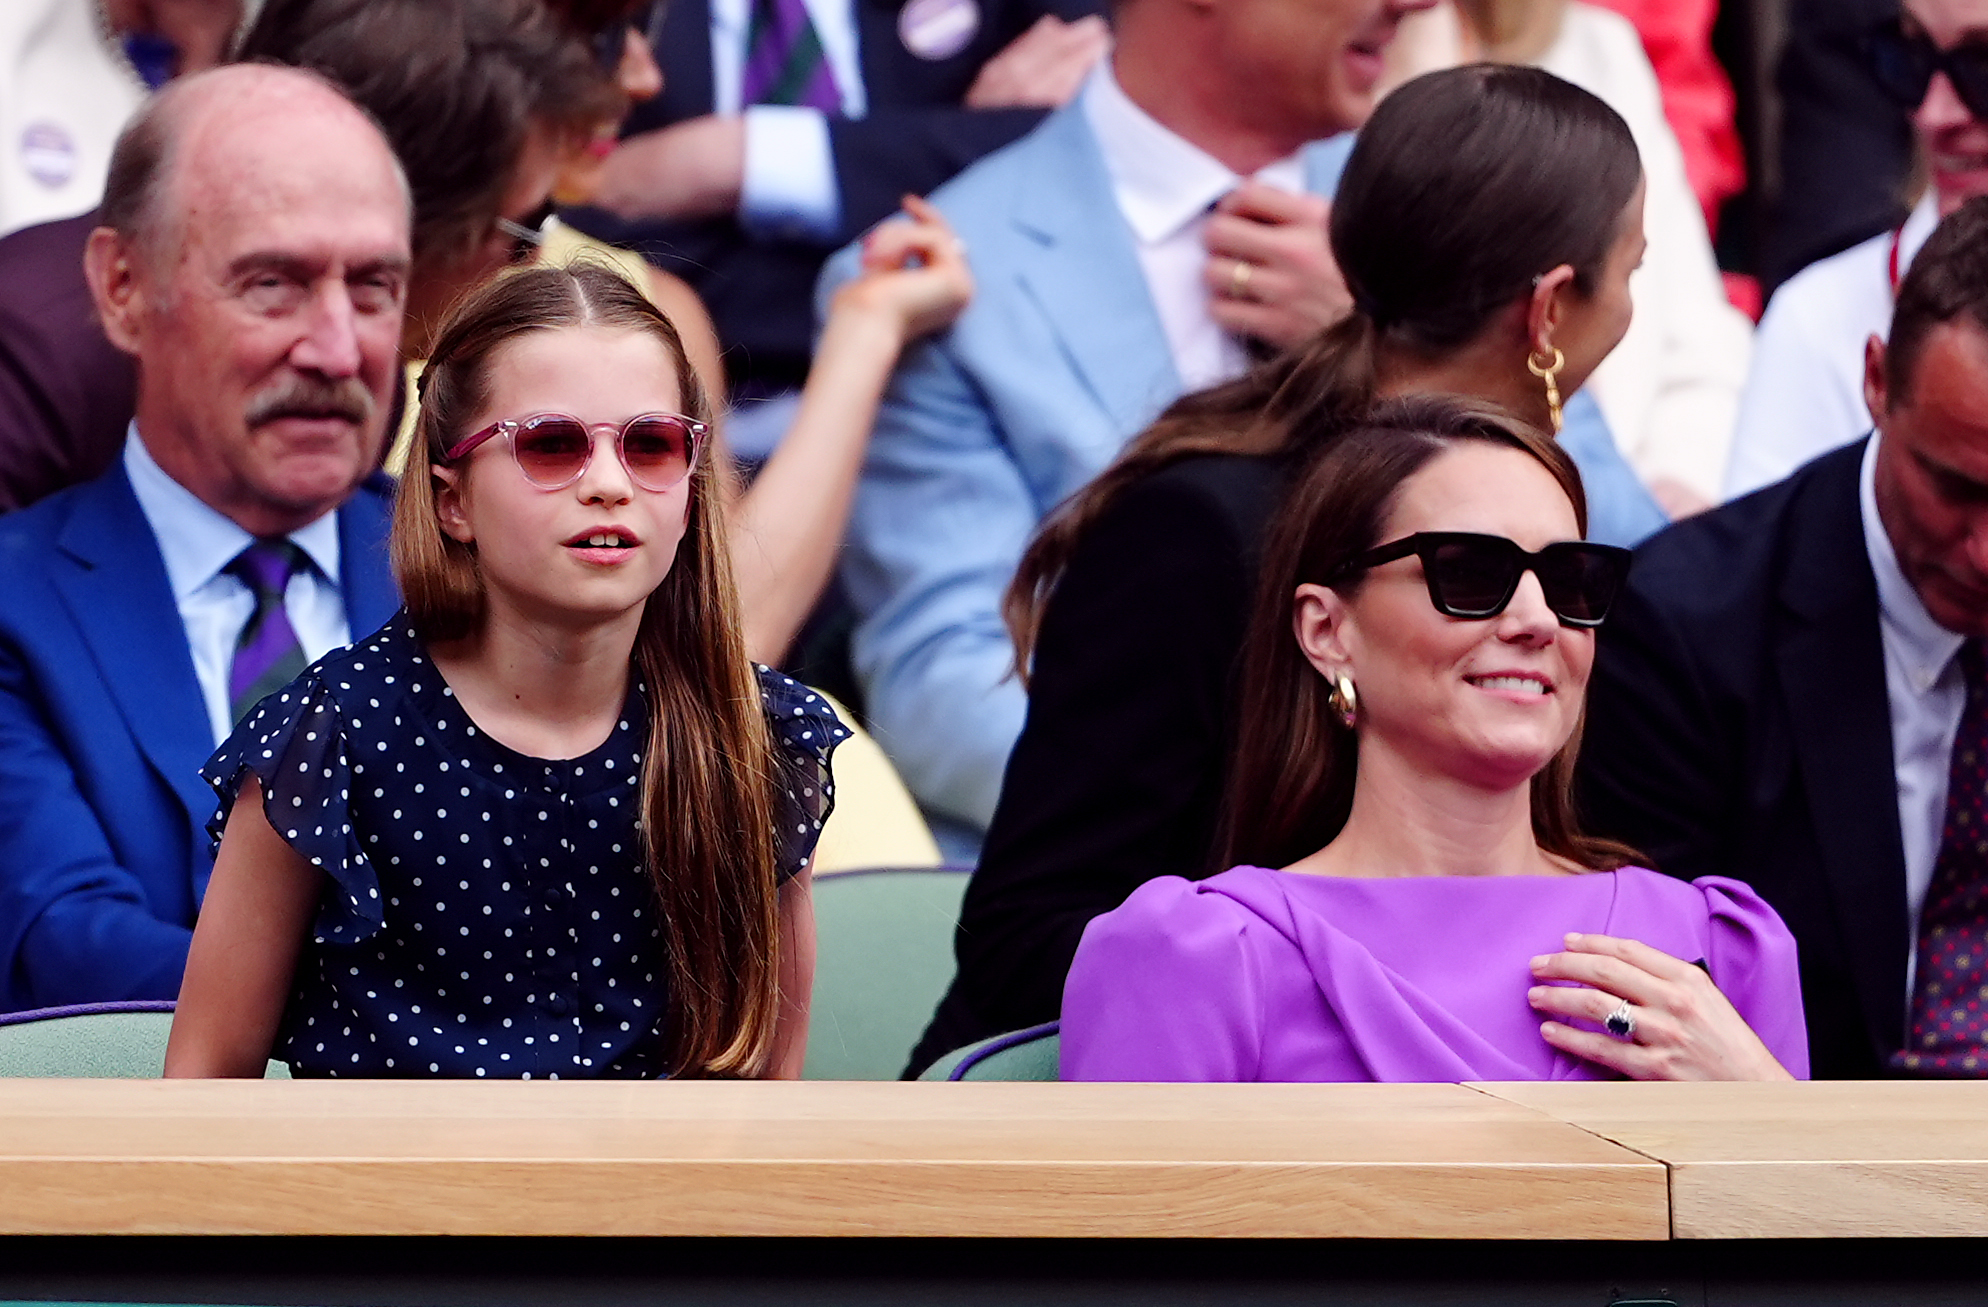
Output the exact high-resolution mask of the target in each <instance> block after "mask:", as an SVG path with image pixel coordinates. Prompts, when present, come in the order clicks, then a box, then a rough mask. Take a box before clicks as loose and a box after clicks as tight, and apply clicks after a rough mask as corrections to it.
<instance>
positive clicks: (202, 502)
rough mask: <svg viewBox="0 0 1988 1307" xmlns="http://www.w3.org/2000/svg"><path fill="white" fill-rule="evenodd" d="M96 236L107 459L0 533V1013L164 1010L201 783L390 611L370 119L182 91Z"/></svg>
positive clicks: (159, 105)
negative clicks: (240, 740)
mask: <svg viewBox="0 0 1988 1307" xmlns="http://www.w3.org/2000/svg"><path fill="white" fill-rule="evenodd" d="M102 221H103V223H104V225H103V226H102V227H100V228H98V229H97V230H96V231H95V232H94V233H93V234H92V236H91V238H90V243H89V246H88V250H87V253H86V258H85V262H86V270H87V273H88V276H89V281H90V288H91V293H92V296H93V298H94V300H95V302H96V306H97V311H98V313H99V315H100V316H101V318H102V320H103V323H104V327H105V330H106V331H107V332H108V334H109V336H110V338H111V340H112V342H113V343H114V344H116V345H117V346H118V347H119V348H120V349H123V350H125V351H127V352H129V353H131V354H133V355H135V356H136V358H137V360H138V366H139V388H138V403H137V417H136V420H135V421H134V422H133V424H132V430H131V433H130V436H129V438H128V440H127V442H126V446H125V450H124V455H123V457H122V459H120V461H119V462H118V463H117V464H115V465H114V466H113V467H112V468H111V469H110V471H108V472H107V473H105V474H104V475H103V476H101V477H99V478H98V479H97V480H95V481H92V482H89V483H86V484H84V485H80V486H77V487H75V488H73V489H71V490H67V491H63V492H61V493H59V494H56V495H53V496H51V497H49V498H47V499H44V500H42V501H41V502H40V503H38V504H36V505H34V506H33V507H32V508H28V509H25V510H22V511H21V512H18V513H14V514H11V515H9V516H7V517H5V518H0V577H4V578H5V581H4V583H0V1011H4V1010H10V1009H19V1008H29V1007H47V1006H55V1005H63V1004H72V1003H87V1002H93V1001H101V1000H109V999H131V998H171V997H173V996H174V995H175V994H176V993H177V992H178V989H179V981H180V973H181V970H182V968H183V966H184V964H185V961H186V949H187V944H188V941H189V939H190V937H191V928H192V925H193V921H194V916H195V914H196V912H197V911H198V906H199V902H200V898H201V894H202V891H203V890H204V889H205V886H206V880H207V875H208V872H209V871H210V869H211V866H212V860H211V857H210V854H209V842H208V838H207V835H206V833H205V830H204V826H205V824H206V821H207V819H208V818H209V817H210V816H211V815H212V814H213V812H214V809H215V800H214V796H213V794H212V793H211V792H209V791H208V790H207V788H206V786H205V785H204V784H203V783H202V782H201V780H200V778H199V774H198V772H199V768H200V766H201V764H202V763H203V762H205V761H206V759H207V757H208V755H209V754H210V753H212V751H213V749H214V747H215V745H216V743H217V742H218V741H219V739H220V738H222V737H223V736H225V735H226V733H227V732H228V731H229V730H230V729H232V724H233V722H234V720H235V719H236V718H237V717H238V716H239V714H240V712H241V711H242V709H243V708H245V707H246V706H247V704H246V703H244V700H245V699H246V698H247V697H248V696H250V695H253V694H256V693H259V692H260V691H261V690H262V689H264V688H266V687H267V686H268V685H270V684H272V683H274V682H275V681H276V680H277V679H279V678H282V677H284V676H286V675H288V674H293V669H294V670H301V666H302V664H303V662H304V661H305V660H307V659H309V658H316V657H319V656H321V655H323V654H324V653H326V652H328V651H329V650H330V649H331V648H334V647H336V646H338V645H342V644H344V643H347V642H349V641H350V640H351V639H352V638H353V637H355V636H363V635H366V634H368V633H370V632H371V631H372V630H373V629H374V628H375V627H377V626H378V625H380V624H381V623H382V622H384V621H385V620H386V619H387V618H388V617H389V616H391V615H392V612H393V609H394V607H395V605H396V602H397V601H396V599H395V597H394V590H393V582H392V578H391V575H390V574H389V572H388V569H387V563H386V551H385V541H386V529H387V521H388V500H387V494H386V491H385V489H384V486H383V484H382V482H381V480H380V479H379V478H378V476H377V474H376V473H375V471H374V469H375V468H377V467H378V465H379V458H380V450H381V445H382V441H383V439H384V432H385V430H386V424H387V419H388V417H389V414H390V411H391V409H392V407H393V395H394V385H395V380H396V377H397V373H398V366H397V362H396V358H397V352H398V348H399V341H400V328H401V317H402V308H403V305H404V302H405V285H406V278H407V271H408V262H409V250H408V224H409V203H408V191H407V184H406V181H405V179H404V178H403V177H402V175H401V173H400V168H399V165H398V163H397V162H396V161H395V159H394V156H393V152H392V149H391V148H390V147H389V146H388V145H387V143H386V141H385V140H384V138H382V137H381V136H380V134H379V132H378V130H377V129H376V128H375V127H374V126H373V125H372V123H371V121H370V120H369V119H368V118H367V117H366V116H365V115H364V114H363V113H362V112H361V111H360V110H359V109H357V108H356V107H354V106H353V105H352V103H351V102H350V101H348V100H347V99H346V98H345V97H344V95H343V94H341V93H340V92H339V91H337V90H336V89H334V88H332V87H331V86H330V85H329V84H328V83H326V82H324V81H323V80H322V79H320V78H318V77H316V76H314V75H312V74H308V73H303V72H298V71H296V70H290V69H277V68H271V67H262V66H250V65H243V66H237V67H233V68H226V69H222V70H219V71H217V72H212V73H206V74H202V75H200V76H198V77H194V78H189V79H186V80H183V81H181V82H177V83H175V84H174V85H173V86H172V87H170V88H169V89H168V90H166V91H164V92H162V93H161V94H160V95H159V96H158V97H157V98H156V99H154V100H153V101H152V102H151V104H150V105H149V106H148V107H147V108H146V109H145V110H143V111H141V113H140V116H139V117H138V118H137V119H135V120H134V121H133V123H132V124H131V126H129V127H128V128H127V129H126V131H125V134H124V135H123V137H121V138H120V140H119V143H118V146H117V152H116V154H115V155H114V156H113V159H112V164H111V177H110V182H109V185H108V188H107V191H106V194H105V199H104V206H103V210H102ZM264 559H273V560H275V562H274V563H273V564H272V565H271V566H273V567H274V571H265V570H261V565H260V562H259V560H264Z"/></svg>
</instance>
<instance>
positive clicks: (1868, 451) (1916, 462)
mask: <svg viewBox="0 0 1988 1307" xmlns="http://www.w3.org/2000/svg"><path fill="white" fill-rule="evenodd" d="M1864 395H1865V398H1866V399H1867V400H1868V402H1869V404H1870V409H1871V412H1872V413H1874V414H1876V415H1877V432H1876V434H1875V435H1873V436H1871V437H1870V438H1868V439H1866V440H1861V441H1858V442H1857V443H1856V444H1854V445H1852V446H1850V447H1848V448H1845V449H1841V450H1837V451H1834V452H1832V453H1829V454H1825V455H1823V456H1822V457H1820V458H1818V459H1816V460H1815V461H1814V462H1812V463H1810V464H1808V465H1807V466H1806V467H1804V468H1802V469H1801V470H1800V471H1798V472H1796V473H1795V474H1794V475H1793V476H1791V477H1789V478H1788V479H1787V480H1785V481H1782V482H1780V483H1779V484H1777V485H1774V486H1771V487H1769V488H1768V489H1766V490H1763V491H1761V492H1760V493H1759V494H1756V495H1751V496H1749V497H1747V498H1746V499H1743V500H1740V501H1738V502H1736V503H1733V504H1728V505H1726V506H1725V507H1724V508H1721V509H1718V510H1716V511H1714V512H1711V513H1707V514H1705V515H1704V516H1702V517H1697V518H1693V519H1691V520H1690V521H1687V522H1682V523H1679V524H1678V525H1677V526H1675V527H1672V528H1671V529H1670V530H1669V531H1667V532H1665V533H1664V534H1662V535H1660V536H1658V537H1657V538H1656V539H1654V540H1652V541H1651V542H1650V543H1649V544H1647V545H1645V546H1644V547H1643V548H1642V549H1640V550H1639V551H1638V552H1637V557H1636V565H1635V567H1634V568H1633V569H1632V570H1631V572H1630V576H1629V586H1628V592H1627V593H1626V594H1625V595H1624V596H1623V597H1622V599H1621V601H1620V602H1619V603H1618V604H1617V605H1616V608H1615V611H1614V612H1612V613H1611V614H1610V615H1609V619H1608V623H1607V625H1605V626H1604V627H1603V628H1602V632H1601V647H1600V649H1599V650H1598V651H1597V653H1596V657H1595V679H1594V683H1593V687H1592V690H1591V692H1590V694H1589V703H1588V722H1587V731H1586V735H1585V740H1586V743H1585V745H1584V748H1583V756H1582V759H1581V782H1582V785H1581V799H1582V804H1583V812H1584V814H1585V818H1586V820H1587V821H1588V822H1589V824H1590V825H1591V826H1592V828H1593V830H1594V833H1596V834H1599V835H1608V836H1613V837H1615V838H1618V839H1622V840H1626V841H1627V842H1629V843H1630V844H1631V845H1633V846H1634V847H1636V848H1638V849H1641V850H1642V851H1643V852H1644V853H1645V854H1646V855H1648V856H1649V857H1650V858H1651V860H1652V861H1653V864H1654V865H1655V866H1657V867H1659V868H1661V869H1662V870H1664V871H1666V872H1669V873H1670V874H1672V875H1674V876H1683V877H1698V876H1706V875H1717V876H1730V877H1735V878H1737V879H1740V880H1744V881H1746V882H1748V883H1749V884H1751V885H1752V886H1753V887H1754V888H1755V889H1757V890H1759V891H1760V893H1761V894H1762V895H1763V896H1764V897H1765V898H1766V899H1767V901H1768V902H1769V903H1772V904H1773V905H1774V907H1775V909H1776V910H1778V911H1779V912H1780V913H1781V915H1782V917H1783V918H1785V919H1786V920H1787V923H1788V925H1789V927H1790V928H1791V929H1793V931H1794V933H1795V939H1796V941H1797V942H1798V943H1799V945H1800V946H1801V963H1802V993H1803V1002H1804V1004H1805V1006H1806V1008H1807V1015H1808V1028H1809V1054H1810V1059H1811V1062H1812V1065H1813V1067H1814V1071H1815V1074H1816V1075H1817V1076H1819V1077H1824V1076H1827V1077H1850V1078H1859V1079H1861V1078H1867V1077H1871V1076H1877V1075H1884V1074H1906V1075H1955V1076H1972V1075H1988V1040H1985V1039H1984V1036H1988V1005H1983V1004H1982V1003H1981V1002H1980V1001H1979V999H1978V995H1980V994H1981V993H1982V992H1983V991H1984V987H1988V842H1983V840H1982V833H1983V827H1984V823H1988V667H1985V666H1984V660H1983V653H1982V650H1983V642H1984V638H1985V637H1988V198H1983V199H1975V200H1970V201H1968V202H1967V204H1965V205H1964V206H1963V207H1961V208H1960V209H1959V210H1958V211H1957V212H1956V213H1954V214H1953V215H1952V216H1951V217H1949V218H1947V219H1946V220H1945V221H1944V222H1942V223H1941V224H1940V226H1939V227H1938V229H1937V230H1935V231H1934V233H1933V235H1932V237H1931V239H1929V240H1928V241H1927V242H1926V246H1925V248H1924V249H1923V250H1922V251H1921V252H1920V254H1919V258H1918V260H1917V261H1916V262H1914V264H1913V265H1912V270H1911V272H1910V273H1908V274H1907V275H1906V277H1905V281H1904V283H1903V285H1902V286H1901V287H1900V289H1899V294H1898V309H1897V312H1896V313H1895V314H1894V315H1893V317H1892V320H1891V341H1890V344H1889V346H1887V345H1885V344H1884V343H1882V342H1879V341H1877V340H1872V341H1871V343H1870V346H1869V349H1868V351H1867V354H1866V361H1865V372H1864Z"/></svg>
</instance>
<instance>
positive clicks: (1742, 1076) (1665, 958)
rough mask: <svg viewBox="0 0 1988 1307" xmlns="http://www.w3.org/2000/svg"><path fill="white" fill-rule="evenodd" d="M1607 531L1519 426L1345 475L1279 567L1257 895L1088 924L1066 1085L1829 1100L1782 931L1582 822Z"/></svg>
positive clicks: (1257, 669)
mask: <svg viewBox="0 0 1988 1307" xmlns="http://www.w3.org/2000/svg"><path fill="white" fill-rule="evenodd" d="M1596 311H1597V313H1601V314H1605V313H1607V312H1609V311H1610V307H1609V306H1607V305H1597V306H1596ZM1625 311H1626V310H1625ZM1569 325H1570V326H1571V327H1572V328H1573V329H1575V330H1579V329H1582V325H1583V324H1569ZM1607 325H1608V324H1607V323H1605V322H1600V321H1597V323H1595V324H1592V326H1593V329H1606V327H1607ZM1565 329H1566V328H1563V330H1565ZM1585 519H1586V504H1585V500H1584V497H1583V495H1582V492H1581V484H1580V478H1579V474H1578V473H1576V472H1575V470H1574V468H1573V465H1572V464H1571V463H1570V462H1569V461H1568V458H1567V456H1566V454H1565V453H1564V452H1562V451H1561V449H1560V448H1559V446H1558V445H1556V444H1555V443H1554V442H1553V441H1552V440H1550V439H1547V438H1546V437H1544V436H1543V435H1540V434H1538V433H1536V432H1535V431H1534V430H1533V429H1532V428H1530V427H1528V426H1525V425H1523V424H1521V423H1518V422H1516V421H1514V420H1512V419H1510V418H1508V417H1506V416H1504V415H1502V414H1501V413H1499V412H1498V411H1497V410H1494V409H1489V408H1486V407H1480V406H1473V405H1469V404H1466V403H1462V402H1459V401H1453V400H1437V399H1411V400H1402V401H1396V402H1394V403H1392V404H1389V405H1385V406H1382V407H1380V408H1377V409H1376V410H1375V411H1374V413H1373V414H1372V415H1371V417H1370V419H1369V420H1368V422H1367V423H1366V424H1365V425H1364V426H1363V427H1362V428H1361V429H1359V430H1357V431H1354V432H1353V433H1351V434H1349V435H1347V436H1345V437H1342V438H1341V439H1340V440H1339V441H1337V442H1336V443H1334V444H1333V445H1331V446H1330V447H1329V448H1328V449H1327V451H1326V452H1325V453H1324V455H1323V456H1322V457H1321V458H1320V459H1319V460H1318V461H1317V462H1316V463H1315V464H1314V465H1313V466H1312V467H1311V468H1310V469H1309V470H1308V471H1307V472H1306V473H1305V474H1304V477H1303V479H1302V481H1301V483H1300V484H1299V486H1298V487H1297V488H1296V490H1295V492H1294V493H1293V495H1292V497H1291V499H1290V500H1289V501H1288V503H1287V505H1286V508H1285V510H1284V512H1283V515H1282V517H1281V519H1280V521H1279V523H1278V524H1277V526H1276V527H1274V528H1273V534H1272V544H1271V546H1270V553H1269V556H1268V558H1267V560H1266V563H1265V566H1264V589H1263V591H1262V597H1261V599H1260V600H1259V602H1258V605H1257V613H1256V619H1255V624H1254V627H1253V629H1252V632H1251V636H1250V643H1249V647H1248V650H1247V651H1246V653H1245V665H1244V684H1243V717H1242V725H1241V732H1240V736H1239V743H1238V755H1237V759H1236V766H1235V767H1234V769H1233V771H1232V783H1231V790H1230V799H1229V805H1228V814H1227V836H1226V847H1227V850H1228V856H1227V858H1226V859H1225V861H1226V862H1227V863H1229V864H1231V865H1230V870H1228V871H1225V872H1223V873H1221V874H1220V875H1217V876H1214V877H1211V878H1210V879H1208V880H1204V881H1199V882H1191V881H1187V880H1183V879H1180V878H1178V877H1162V878H1159V879H1157V880H1153V881H1149V882H1148V883H1147V884H1146V885H1145V886H1143V887H1142V888H1141V889H1139V890H1138V891H1137V892H1136V893H1134V894H1133V895H1132V897H1131V898H1130V899H1128V900H1127V901H1126V902H1125V904H1124V905H1123V906H1122V907H1120V908H1119V909H1118V910H1116V911H1114V912H1111V913H1107V914H1106V915H1104V916H1102V917H1099V918H1097V919H1096V920H1094V921H1093V922H1092V923H1091V925H1090V927H1089V929H1088V930H1086V932H1085V934H1084V939H1083V943H1082V944H1081V945H1080V946H1079V948H1078V950H1077V957H1076V962H1075V964H1074V965H1073V966H1072V967H1071V970H1070V976H1069V981H1068V984H1067V986H1066V988H1065V991H1064V1000H1063V1043H1062V1058H1063V1075H1064V1078H1065V1079H1073V1080H1376V1081H1461V1080H1546V1079H1554V1080H1560V1079H1589V1078H1598V1077H1610V1076H1626V1077H1629V1078H1632V1079H1638V1080H1665V1079H1672V1080H1683V1079H1716V1080H1747V1079H1787V1078H1789V1077H1791V1076H1794V1077H1805V1076H1806V1075H1807V1073H1808V1049H1807V1045H1806V1042H1805V1037H1804V1033H1803V1029H1804V1028H1803V1024H1802V1003H1801V990H1800V985H1799V981H1798V978H1797V974H1796V966H1795V944H1794V940H1793V938H1792V937H1791V936H1790V935H1789V933H1788V930H1787V928H1786V927H1785V926H1784V925H1782V923H1781V921H1780V919H1779V918H1778V917H1777V916H1775V914H1774V912H1773V910H1772V909H1770V908H1769V907H1768V906H1767V905H1766V904H1765V903H1763V902H1762V901H1761V900H1760V898H1759V897H1758V896H1756V895H1755V894H1754V893H1753V891H1752V890H1750V889H1748V888H1747V887H1746V886H1745V885H1742V884H1740V883H1738V882H1737V881H1731V880H1724V879H1720V878H1717V877H1706V878H1705V879H1702V880H1699V881H1697V882H1695V883H1691V884H1686V883H1685V882H1682V881H1677V880H1672V879H1670V878H1668V877H1665V876H1662V875H1659V874H1658V873H1656V872H1654V871H1650V870H1647V869H1645V868H1643V867H1639V866H1635V865H1633V862H1634V858H1635V855H1634V853H1633V852H1632V851H1631V850H1629V849H1626V848H1622V847H1620V846H1617V845H1614V844H1610V843H1607V842H1604V841H1600V840H1596V839H1592V838H1589V837H1587V836H1584V835H1582V834H1581V833H1580V832H1579V830H1578V829H1577V827H1576V825H1575V821H1574V815H1573V808H1572V800H1571V797H1570V782H1571V778H1572V776H1573V766H1574V753H1575V749H1576V746H1577V744H1578V740H1579V736H1580V727H1581V715H1582V704H1583V697H1584V694H1585V691H1586V687H1587V681H1588V672H1589V669H1590V667H1591V666H1592V664H1593V661H1594V631H1595V627H1597V626H1598V625H1599V624H1600V622H1601V620H1602V618H1603V617H1604V616H1605V615H1606V613H1607V610H1608V605H1609V603H1610V602H1611V600H1612V599H1613V598H1614V596H1615V593H1616V591H1617V589H1618V588H1619V587H1620V584H1621V581H1622V578H1623V576H1624V574H1625V572H1626V571H1627V568H1628V563H1629V556H1628V554H1627V553H1626V552H1625V551H1623V550H1620V549H1612V548H1610V547H1608V546H1606V545H1597V544H1590V543H1586V542H1584V541H1583V540H1582V536H1583V534H1584V532H1585V529H1586V525H1587V523H1586V520H1585Z"/></svg>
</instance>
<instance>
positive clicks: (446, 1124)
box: [0, 1080, 1988, 1240]
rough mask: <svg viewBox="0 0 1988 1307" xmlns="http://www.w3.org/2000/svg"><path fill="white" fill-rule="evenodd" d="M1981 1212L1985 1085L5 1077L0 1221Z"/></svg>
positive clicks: (166, 1227) (1835, 1227) (373, 1226)
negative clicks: (587, 1081)
mask: <svg viewBox="0 0 1988 1307" xmlns="http://www.w3.org/2000/svg"><path fill="white" fill-rule="evenodd" d="M1984 1231H1988V1086H1983V1085H1973V1084H1811V1085H1627V1084H1606V1085H1396V1086H1367V1085H1316V1086H1295V1085H1178V1086H1171V1085H1057V1084H987V1083H982V1084H854V1083H843V1084H831V1083H800V1084H688V1083H686V1084H654V1083H645V1084H627V1083H619V1084H577V1083H556V1084H554V1083H529V1084H520V1083H502V1084H498V1083H484V1082H476V1083H461V1082H455V1083H423V1082H379V1081H375V1082H366V1083H361V1082H344V1083H341V1082H288V1083H285V1082H199V1083H196V1082H171V1083H168V1082H153V1081H52V1080H41V1081H36V1080H11V1081H0V1234H28V1233H60V1234H123V1233H151V1234H409V1235H427V1234H456V1235H677V1236H712V1235H747V1236H797V1235H798V1236H808V1235H830V1236H845V1235H888V1236H1016V1237H1061V1236H1095V1237H1107V1238H1109V1237H1120V1238H1123V1237H1135V1238H1136V1237H1147V1236H1191V1237H1206V1236H1234V1237H1245V1238H1249V1237H1258V1238H1294V1237H1296V1238H1304V1237H1329V1238H1379V1239H1400V1238H1430V1239H1471V1240H1505V1239H1510V1240H1522V1239H1562V1240H1564V1239H1593V1240H1663V1239H1668V1238H1677V1239H1707V1238H1709V1239H1746V1238H1763V1237H1765V1238H1773V1237H1806V1236H1813V1235H1843V1236H1860V1237H1868V1236H1892V1235H1898V1236H1942V1235H1978V1234H1980V1233H1982V1232H1984Z"/></svg>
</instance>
